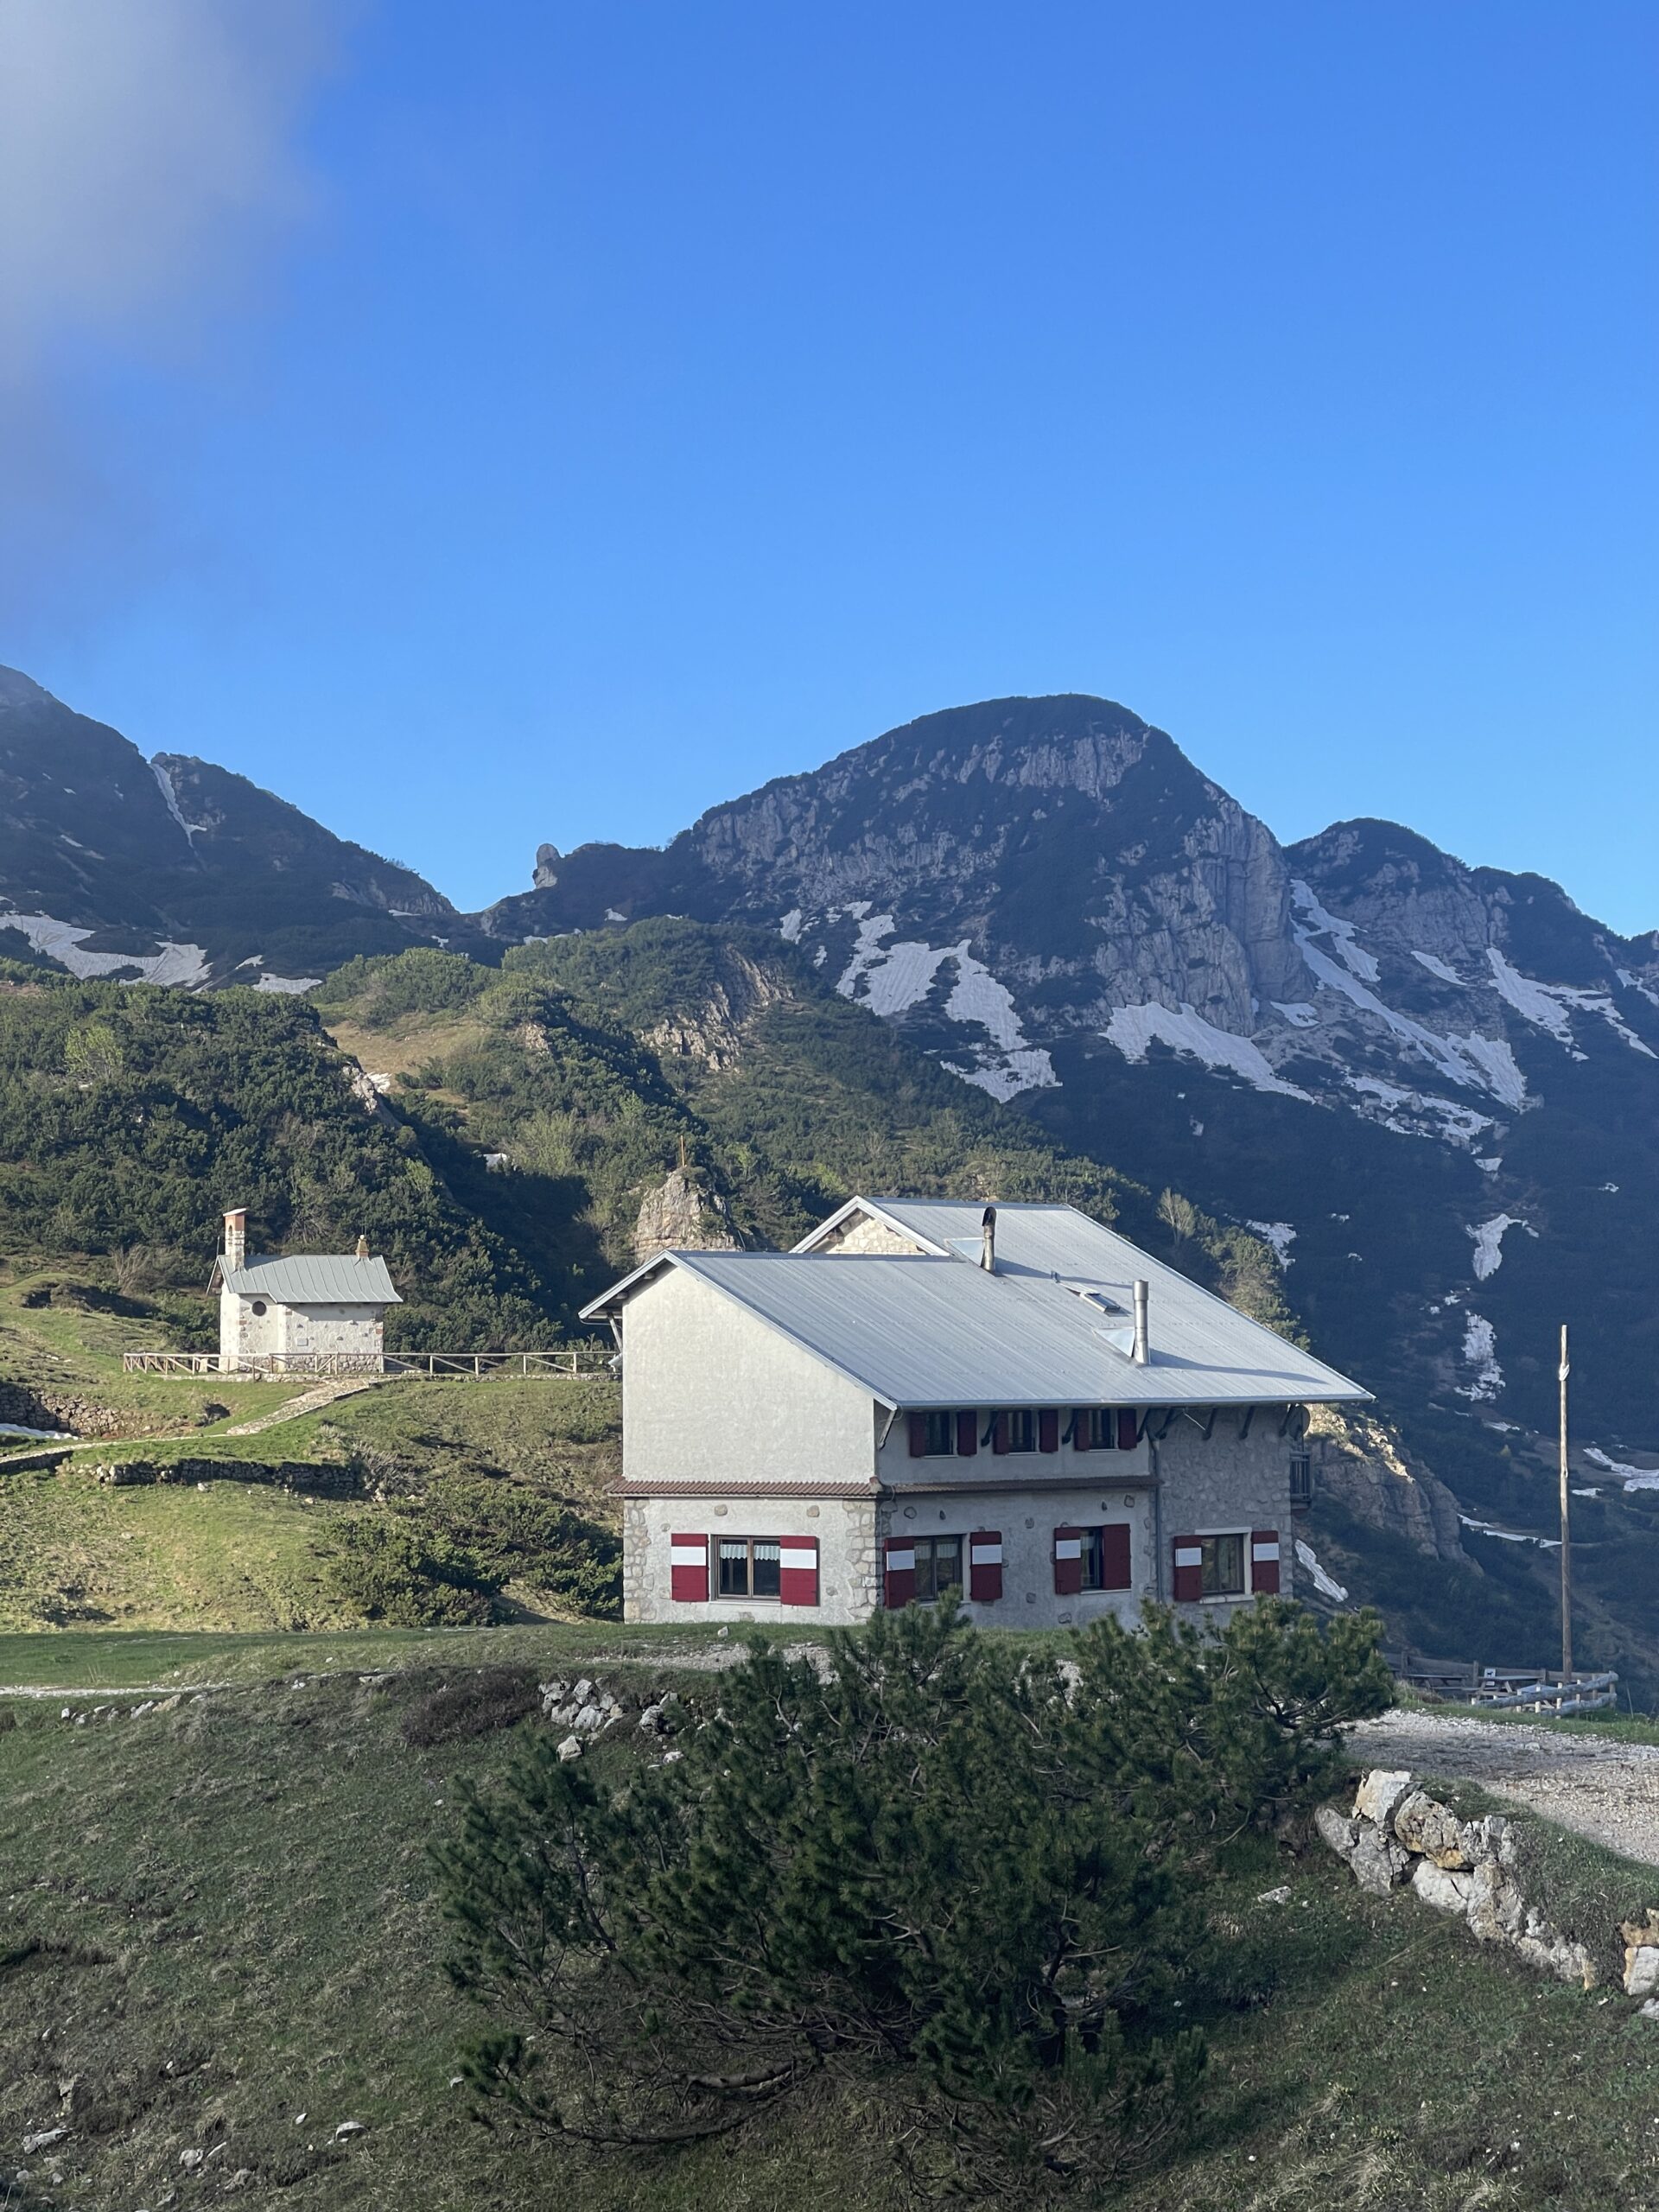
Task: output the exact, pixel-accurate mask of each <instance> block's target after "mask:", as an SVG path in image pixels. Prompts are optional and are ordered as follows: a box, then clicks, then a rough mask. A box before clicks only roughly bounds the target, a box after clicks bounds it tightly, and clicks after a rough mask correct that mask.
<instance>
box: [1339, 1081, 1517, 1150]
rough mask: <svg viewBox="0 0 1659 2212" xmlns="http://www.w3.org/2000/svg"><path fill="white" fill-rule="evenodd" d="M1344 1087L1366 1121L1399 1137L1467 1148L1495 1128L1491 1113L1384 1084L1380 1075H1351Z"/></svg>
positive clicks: (1393, 1084) (1426, 1093) (1451, 1099)
mask: <svg viewBox="0 0 1659 2212" xmlns="http://www.w3.org/2000/svg"><path fill="white" fill-rule="evenodd" d="M1347 1085H1348V1088H1349V1090H1352V1091H1357V1093H1358V1095H1359V1096H1360V1099H1361V1101H1362V1102H1363V1103H1362V1105H1361V1109H1360V1110H1361V1111H1362V1112H1363V1113H1364V1114H1365V1116H1366V1118H1367V1119H1368V1120H1376V1121H1379V1122H1382V1124H1383V1128H1386V1129H1397V1130H1398V1131H1399V1133H1400V1134H1401V1135H1402V1136H1409V1137H1420V1136H1427V1137H1435V1138H1438V1139H1439V1140H1440V1141H1442V1142H1443V1143H1448V1144H1459V1145H1468V1144H1473V1142H1474V1141H1475V1140H1476V1138H1477V1137H1478V1136H1479V1135H1480V1134H1481V1132H1482V1130H1483V1129H1491V1128H1497V1123H1496V1122H1494V1121H1493V1119H1492V1117H1491V1115H1490V1114H1478V1113H1476V1111H1475V1109H1474V1108H1473V1107H1472V1106H1463V1105H1459V1103H1458V1101H1457V1100H1456V1099H1454V1098H1440V1097H1437V1096H1435V1095H1434V1094H1433V1092H1432V1091H1425V1090H1408V1089H1407V1088H1406V1086H1405V1085H1403V1084H1398V1083H1385V1082H1384V1081H1383V1077H1381V1076H1376V1075H1351V1076H1350V1077H1348V1078H1347Z"/></svg>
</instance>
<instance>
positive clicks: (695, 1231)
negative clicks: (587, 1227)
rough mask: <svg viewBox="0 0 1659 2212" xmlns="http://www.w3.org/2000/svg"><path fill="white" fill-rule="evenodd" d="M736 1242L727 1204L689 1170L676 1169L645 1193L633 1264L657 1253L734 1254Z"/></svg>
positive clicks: (640, 1206)
mask: <svg viewBox="0 0 1659 2212" xmlns="http://www.w3.org/2000/svg"><path fill="white" fill-rule="evenodd" d="M738 1249H739V1241H738V1237H737V1236H736V1233H735V1231H734V1230H733V1228H732V1224H731V1220H730V1217H729V1211H728V1207H727V1204H726V1201H725V1199H724V1198H721V1195H720V1193H719V1192H717V1191H714V1190H711V1189H709V1186H708V1185H707V1184H706V1183H705V1182H704V1181H703V1179H702V1177H701V1175H699V1173H697V1171H696V1169H695V1168H690V1167H677V1168H675V1169H674V1171H673V1173H671V1174H670V1175H669V1176H667V1177H666V1178H665V1179H664V1181H663V1182H662V1183H661V1184H659V1185H658V1186H657V1188H656V1189H655V1190H651V1191H647V1192H646V1193H645V1197H644V1198H642V1199H641V1201H640V1204H639V1219H638V1221H636V1223H635V1224H634V1230H633V1256H634V1262H635V1264H636V1265H641V1264H643V1263H644V1262H645V1261H646V1260H654V1259H655V1258H656V1257H657V1255H658V1253H659V1252H680V1251H684V1252H735V1251H736V1250H738Z"/></svg>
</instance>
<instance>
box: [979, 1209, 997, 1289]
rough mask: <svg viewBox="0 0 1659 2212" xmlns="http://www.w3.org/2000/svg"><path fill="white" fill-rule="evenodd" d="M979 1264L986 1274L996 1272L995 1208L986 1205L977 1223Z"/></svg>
mask: <svg viewBox="0 0 1659 2212" xmlns="http://www.w3.org/2000/svg"><path fill="white" fill-rule="evenodd" d="M979 1239H980V1242H979V1264H980V1266H981V1267H982V1268H984V1270H985V1272H986V1274H988V1275H994V1274H995V1273H996V1208H995V1206H987V1207H986V1209H985V1216H984V1218H983V1220H982V1222H981V1223H980V1225H979Z"/></svg>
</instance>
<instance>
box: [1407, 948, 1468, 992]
mask: <svg viewBox="0 0 1659 2212" xmlns="http://www.w3.org/2000/svg"><path fill="white" fill-rule="evenodd" d="M1411 957H1412V958H1413V959H1414V960H1421V962H1422V963H1423V965H1424V967H1425V968H1427V970H1428V972H1429V974H1430V975H1431V976H1439V977H1440V981H1441V982H1443V983H1456V984H1457V985H1458V987H1459V989H1461V988H1462V987H1463V978H1462V976H1459V973H1458V971H1457V969H1455V968H1450V967H1448V966H1447V965H1446V962H1445V961H1444V960H1442V959H1441V957H1440V954H1439V953H1438V952H1421V951H1420V950H1418V948H1417V947H1416V946H1415V945H1413V946H1412V948H1411Z"/></svg>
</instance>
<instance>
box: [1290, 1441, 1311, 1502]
mask: <svg viewBox="0 0 1659 2212" xmlns="http://www.w3.org/2000/svg"><path fill="white" fill-rule="evenodd" d="M1312 1504H1313V1453H1312V1452H1292V1453H1291V1455H1290V1510H1291V1511H1292V1512H1293V1513H1306V1510H1307V1509H1308V1507H1309V1506H1310V1505H1312Z"/></svg>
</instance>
